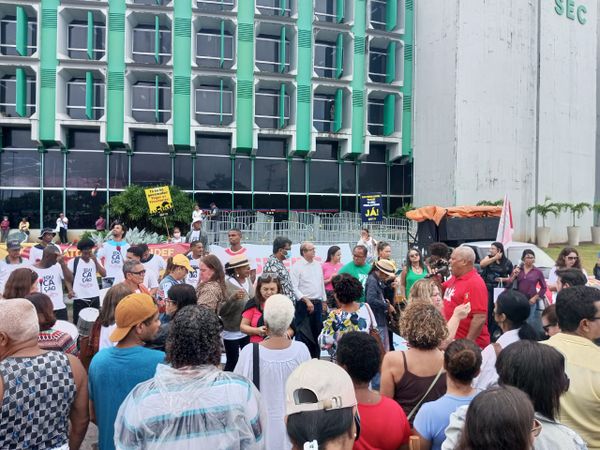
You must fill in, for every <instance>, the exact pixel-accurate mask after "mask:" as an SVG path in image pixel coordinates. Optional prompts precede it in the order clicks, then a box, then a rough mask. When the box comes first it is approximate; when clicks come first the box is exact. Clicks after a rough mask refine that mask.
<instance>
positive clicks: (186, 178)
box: [174, 155, 194, 190]
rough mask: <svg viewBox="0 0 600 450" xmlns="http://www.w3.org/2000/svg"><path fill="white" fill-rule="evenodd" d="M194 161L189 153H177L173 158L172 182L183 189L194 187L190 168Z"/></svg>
mask: <svg viewBox="0 0 600 450" xmlns="http://www.w3.org/2000/svg"><path fill="white" fill-rule="evenodd" d="M193 165H194V161H193V159H192V157H191V156H189V155H177V157H176V158H175V172H174V176H175V178H174V183H175V185H176V186H179V187H180V188H181V189H183V190H191V189H192V188H193V187H194V179H193V177H192V175H193V174H192V168H193Z"/></svg>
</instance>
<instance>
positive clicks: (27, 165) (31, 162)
mask: <svg viewBox="0 0 600 450" xmlns="http://www.w3.org/2000/svg"><path fill="white" fill-rule="evenodd" d="M40 166H41V164H40V155H39V153H38V152H37V150H8V149H5V150H4V151H3V152H2V153H0V186H5V187H6V186H19V187H21V186H22V187H38V186H39V185H40ZM0 211H1V210H0Z"/></svg>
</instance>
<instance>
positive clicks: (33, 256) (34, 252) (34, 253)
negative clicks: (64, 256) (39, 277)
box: [29, 244, 60, 264]
mask: <svg viewBox="0 0 600 450" xmlns="http://www.w3.org/2000/svg"><path fill="white" fill-rule="evenodd" d="M38 245H40V244H37V245H34V246H33V247H31V248H30V249H29V262H30V263H31V264H35V263H37V262H40V261H41V260H42V254H43V253H44V248H43V247H42V248H38ZM48 245H54V246H55V247H56V248H58V249H59V250H60V247H59V246H58V245H55V244H48Z"/></svg>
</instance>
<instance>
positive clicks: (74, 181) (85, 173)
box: [67, 151, 106, 189]
mask: <svg viewBox="0 0 600 450" xmlns="http://www.w3.org/2000/svg"><path fill="white" fill-rule="evenodd" d="M105 186H106V155H104V153H102V152H77V151H71V152H69V153H68V154H67V187H83V188H97V189H100V188H102V187H105Z"/></svg>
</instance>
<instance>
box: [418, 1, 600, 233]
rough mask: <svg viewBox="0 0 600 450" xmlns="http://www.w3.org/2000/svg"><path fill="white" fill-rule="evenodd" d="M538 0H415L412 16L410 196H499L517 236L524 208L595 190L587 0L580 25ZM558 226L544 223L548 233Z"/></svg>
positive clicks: (527, 226)
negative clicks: (584, 19)
mask: <svg viewBox="0 0 600 450" xmlns="http://www.w3.org/2000/svg"><path fill="white" fill-rule="evenodd" d="M538 1H541V0H527V1H525V0H488V1H485V2H467V1H462V2H458V1H454V0H453V1H450V2H448V1H443V0H439V1H428V2H419V3H418V9H417V18H416V23H417V26H416V38H415V42H416V50H415V57H416V61H417V64H416V76H415V78H416V90H415V105H416V106H415V151H414V155H415V204H416V205H418V206H422V205H425V204H432V203H437V204H440V205H453V204H475V203H477V202H478V201H480V200H498V199H501V198H502V197H503V196H504V194H505V193H508V194H509V197H510V199H511V201H512V204H513V213H514V219H515V223H516V230H515V232H516V236H515V239H520V240H528V239H532V238H534V226H535V219H534V218H528V217H527V216H526V214H525V210H526V209H527V207H529V206H531V205H533V204H535V203H538V202H540V203H541V202H543V201H544V198H545V196H546V195H549V196H550V197H552V199H553V200H555V201H569V202H579V201H589V202H592V200H593V196H594V187H595V133H596V61H597V56H596V53H597V35H598V33H597V26H596V24H597V19H596V17H597V7H596V4H595V2H596V1H597V0H593V1H594V4H593V5H592V4H591V2H592V0H589V1H588V3H590V4H588V5H587V14H586V16H587V24H585V25H580V24H579V23H578V22H577V20H575V21H573V20H570V19H567V18H566V17H565V16H559V15H557V14H556V12H555V10H554V2H546V1H541V10H539V11H538V5H539V4H540V3H538ZM586 1H587V0H586ZM538 13H539V16H538ZM538 21H539V23H540V24H541V28H540V30H539V31H540V36H541V38H540V39H539V40H538ZM538 44H539V45H538ZM538 58H539V67H540V71H539V73H538V70H537V68H538ZM538 74H539V80H540V81H539V94H540V95H539V99H540V102H539V112H540V115H539V148H538V138H537V136H538V116H537V112H538V109H537V105H538ZM569 80H570V81H569ZM538 151H539V157H538V156H537V154H538ZM538 175H539V176H538ZM434 185H437V186H440V187H441V188H440V189H432V186H434ZM567 222H568V217H567V216H566V215H565V216H564V218H561V220H559V221H554V219H550V223H551V225H555V226H554V227H553V228H554V230H553V236H552V237H553V239H554V240H558V241H560V240H566V227H565V226H564V225H566V224H567ZM590 223H591V215H587V216H586V217H584V218H583V220H581V224H582V225H586V226H587V225H589V224H590ZM582 231H583V237H589V229H587V228H585V229H584V230H582Z"/></svg>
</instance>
